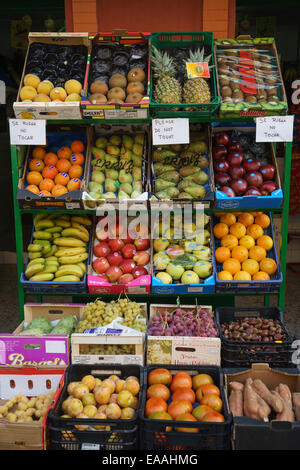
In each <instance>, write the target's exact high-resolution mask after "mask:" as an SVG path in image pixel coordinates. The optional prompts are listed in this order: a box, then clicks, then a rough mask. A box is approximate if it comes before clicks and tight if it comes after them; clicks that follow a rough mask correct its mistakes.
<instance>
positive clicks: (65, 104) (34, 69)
mask: <svg viewBox="0 0 300 470" xmlns="http://www.w3.org/2000/svg"><path fill="white" fill-rule="evenodd" d="M28 40H29V46H28V49H27V53H26V57H25V62H24V68H23V73H22V77H21V80H20V86H19V90H18V95H17V99H16V101H15V102H14V104H13V109H14V113H15V117H16V118H17V119H81V118H82V112H81V103H80V101H61V102H59V101H57V102H56V101H49V102H41V101H37V102H36V101H29V102H28V101H27V102H26V101H21V99H20V91H21V89H22V87H23V83H24V77H25V75H26V74H27V73H33V74H36V75H38V76H39V78H40V80H45V79H48V80H50V81H51V82H52V81H53V82H54V84H53V86H55V87H57V86H58V85H59V86H61V87H63V86H64V83H60V82H59V83H58V82H57V80H56V79H57V73H56V70H54V71H53V70H52V69H53V67H54V69H55V67H56V66H57V64H59V63H60V60H59V57H60V56H59V53H57V54H56V57H55V54H53V53H52V56H54V57H51V58H48V59H47V62H46V63H47V66H48V65H49V67H48V69H49V70H47V69H46V72H45V70H42V68H41V59H40V57H38V58H37V60H36V61H35V62H36V66H35V64H33V66H32V64H28V59H29V52H30V47H31V46H32V44H34V43H40V44H42V45H45V44H49V45H51V46H53V47H55V50H56V51H61V53H62V52H63V51H62V49H61V48H63V47H64V46H83V47H84V48H85V50H86V52H85V53H84V56H86V60H85V61H84V63H82V64H79V65H78V68H79V70H78V68H77V73H78V72H80V75H81V76H82V77H83V78H82V79H81V77H80V80H81V81H80V83H81V85H82V88H83V85H84V76H85V73H86V68H87V58H88V53H89V47H90V42H89V35H88V33H84V32H82V33H66V32H63V33H49V32H47V33H33V32H31V33H29V35H28ZM50 55H51V54H50ZM62 55H63V54H62ZM72 60H73V59H72ZM51 61H52V62H51ZM31 62H33V61H31ZM64 62H66V60H65V59H63V58H62V60H61V63H62V64H63V65H64V66H66V64H64ZM72 64H73V62H72ZM28 65H30V66H31V67H30V70H29V69H28ZM63 65H62V66H61V68H60V69H59V70H60V71H61V70H62V69H63ZM50 66H52V68H51V70H50ZM28 70H29V71H28ZM25 72H26V73H25ZM75 72H76V69H75ZM75 72H74V75H73V78H75V77H76V75H77V73H75ZM78 78H79V77H78ZM64 81H65V80H63V82H64ZM78 81H79V80H78ZM56 82H57V83H56Z"/></svg>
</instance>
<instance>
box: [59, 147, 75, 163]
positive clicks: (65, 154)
mask: <svg viewBox="0 0 300 470" xmlns="http://www.w3.org/2000/svg"><path fill="white" fill-rule="evenodd" d="M71 155H72V150H71V149H70V147H66V146H65V145H63V146H62V147H61V148H60V149H58V150H57V156H58V158H66V159H67V160H70V158H71Z"/></svg>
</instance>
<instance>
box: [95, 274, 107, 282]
mask: <svg viewBox="0 0 300 470" xmlns="http://www.w3.org/2000/svg"><path fill="white" fill-rule="evenodd" d="M97 277H98V279H102V281H105V282H109V279H108V277H107V276H106V274H98V276H97Z"/></svg>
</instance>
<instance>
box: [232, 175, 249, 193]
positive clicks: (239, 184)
mask: <svg viewBox="0 0 300 470" xmlns="http://www.w3.org/2000/svg"><path fill="white" fill-rule="evenodd" d="M231 188H232V189H233V191H234V192H235V194H236V195H237V196H241V195H242V194H244V193H245V192H246V191H247V188H248V183H247V181H246V180H244V179H243V178H237V179H236V180H233V181H232V183H231Z"/></svg>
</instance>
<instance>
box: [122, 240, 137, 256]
mask: <svg viewBox="0 0 300 470" xmlns="http://www.w3.org/2000/svg"><path fill="white" fill-rule="evenodd" d="M121 251H122V254H123V256H124V258H127V259H130V258H133V257H134V255H135V254H136V247H135V245H134V244H133V243H127V244H126V245H124V246H123V247H122V249H121Z"/></svg>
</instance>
